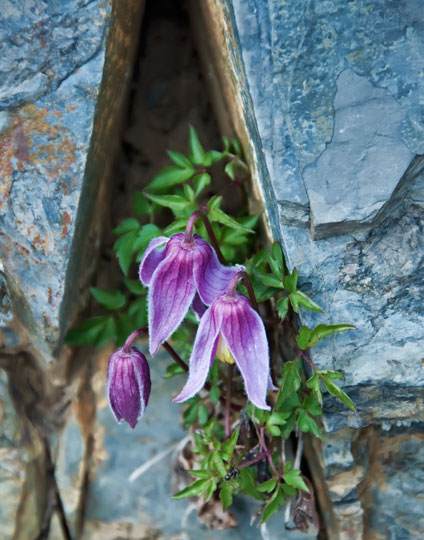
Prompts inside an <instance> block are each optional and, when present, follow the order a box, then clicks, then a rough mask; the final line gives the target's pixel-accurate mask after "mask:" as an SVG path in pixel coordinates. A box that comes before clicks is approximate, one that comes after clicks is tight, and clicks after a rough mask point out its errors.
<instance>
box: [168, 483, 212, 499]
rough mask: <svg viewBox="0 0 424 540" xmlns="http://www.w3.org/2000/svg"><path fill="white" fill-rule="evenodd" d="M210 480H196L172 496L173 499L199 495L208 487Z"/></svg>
mask: <svg viewBox="0 0 424 540" xmlns="http://www.w3.org/2000/svg"><path fill="white" fill-rule="evenodd" d="M208 482H209V480H196V482H194V483H193V484H190V485H189V486H187V487H186V488H184V489H182V490H181V491H179V492H178V493H176V494H175V495H173V496H172V498H173V499H176V500H180V499H185V498H186V497H199V496H200V495H201V494H202V493H203V492H204V491H205V490H206V488H207V487H208Z"/></svg>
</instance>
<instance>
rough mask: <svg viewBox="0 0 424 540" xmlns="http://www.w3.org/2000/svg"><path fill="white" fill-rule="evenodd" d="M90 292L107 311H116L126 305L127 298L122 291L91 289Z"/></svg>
mask: <svg viewBox="0 0 424 540" xmlns="http://www.w3.org/2000/svg"><path fill="white" fill-rule="evenodd" d="M90 292H91V294H92V295H93V297H94V298H95V299H96V300H97V302H98V303H99V304H101V305H102V306H104V307H105V308H106V309H110V310H116V309H120V308H121V307H123V306H124V305H125V302H126V298H125V295H124V294H122V293H121V291H108V290H106V289H98V288H97V287H90Z"/></svg>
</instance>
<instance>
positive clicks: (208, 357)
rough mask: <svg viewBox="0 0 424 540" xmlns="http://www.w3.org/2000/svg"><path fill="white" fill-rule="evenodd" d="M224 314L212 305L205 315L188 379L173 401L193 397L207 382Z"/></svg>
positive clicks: (198, 333) (193, 353) (199, 330)
mask: <svg viewBox="0 0 424 540" xmlns="http://www.w3.org/2000/svg"><path fill="white" fill-rule="evenodd" d="M221 320H222V314H221V313H219V312H216V311H215V310H214V306H211V307H210V308H209V309H208V310H207V311H206V312H205V314H204V315H203V317H202V319H201V321H200V324H199V328H198V329H197V334H196V339H195V341H194V346H193V351H192V353H191V357H190V366H189V375H188V380H187V382H186V384H185V386H184V388H183V389H182V390H181V392H180V393H179V394H178V396H176V397H175V398H174V399H173V400H172V401H174V402H175V403H180V402H181V401H185V400H187V399H189V398H191V397H193V396H194V395H195V394H196V393H197V392H198V391H199V390H200V389H201V388H202V387H203V385H204V384H205V381H206V378H207V376H208V372H209V369H210V367H211V364H212V362H213V359H214V357H215V351H216V345H217V343H218V336H219V331H220V327H221Z"/></svg>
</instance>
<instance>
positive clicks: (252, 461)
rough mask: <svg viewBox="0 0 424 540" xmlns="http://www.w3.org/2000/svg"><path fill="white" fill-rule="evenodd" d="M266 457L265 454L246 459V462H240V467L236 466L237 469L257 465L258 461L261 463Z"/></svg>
mask: <svg viewBox="0 0 424 540" xmlns="http://www.w3.org/2000/svg"><path fill="white" fill-rule="evenodd" d="M266 456H267V453H266V452H262V453H260V454H259V455H258V456H256V457H254V458H252V459H248V460H247V461H242V462H241V463H240V465H238V468H239V469H245V468H246V467H250V466H251V465H255V463H258V462H259V461H262V460H263V459H265V458H266Z"/></svg>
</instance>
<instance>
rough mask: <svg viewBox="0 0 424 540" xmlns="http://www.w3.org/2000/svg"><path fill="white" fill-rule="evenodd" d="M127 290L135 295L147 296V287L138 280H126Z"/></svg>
mask: <svg viewBox="0 0 424 540" xmlns="http://www.w3.org/2000/svg"><path fill="white" fill-rule="evenodd" d="M124 283H125V285H126V287H127V289H128V290H129V291H130V292H132V293H133V294H137V295H138V294H146V293H147V290H146V287H145V286H144V285H143V284H142V283H141V282H140V281H139V280H138V279H129V278H124Z"/></svg>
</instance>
